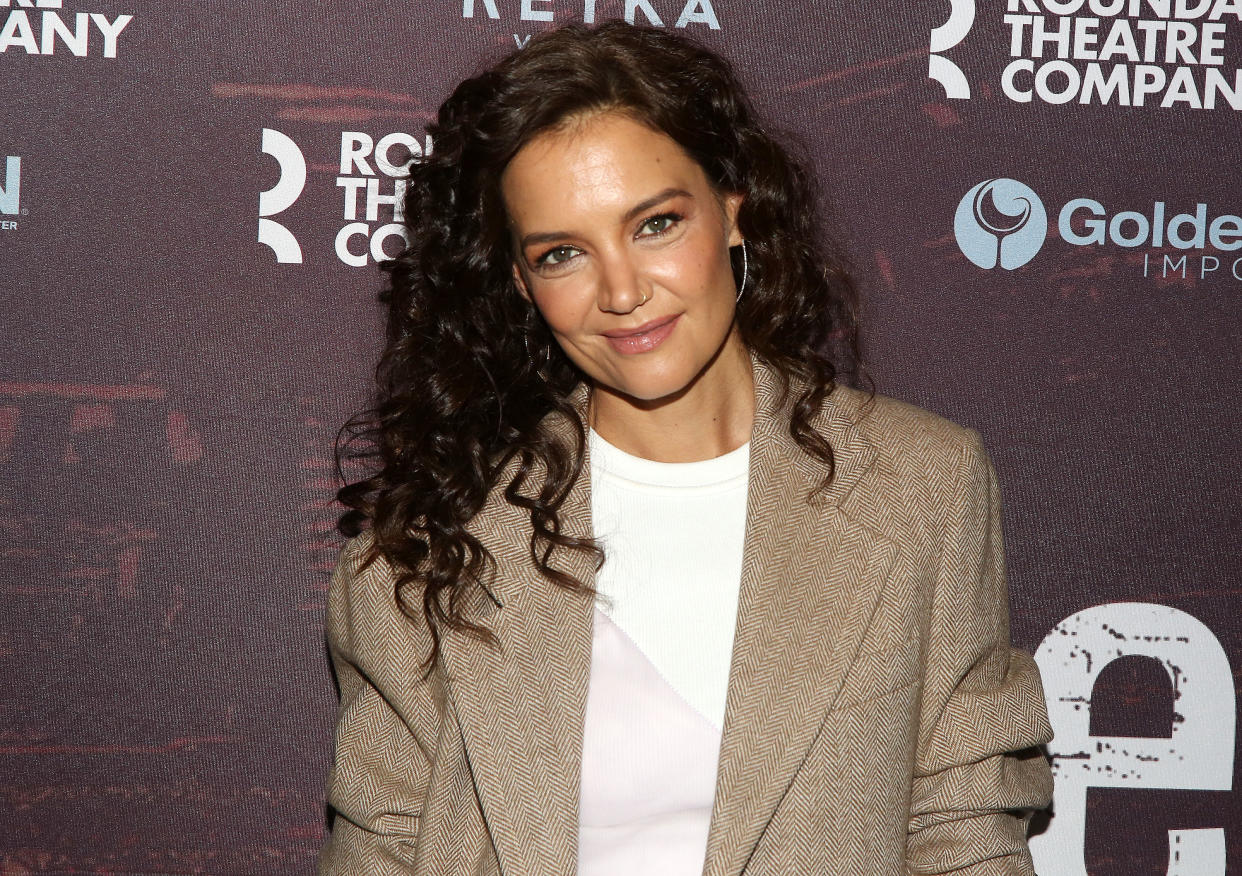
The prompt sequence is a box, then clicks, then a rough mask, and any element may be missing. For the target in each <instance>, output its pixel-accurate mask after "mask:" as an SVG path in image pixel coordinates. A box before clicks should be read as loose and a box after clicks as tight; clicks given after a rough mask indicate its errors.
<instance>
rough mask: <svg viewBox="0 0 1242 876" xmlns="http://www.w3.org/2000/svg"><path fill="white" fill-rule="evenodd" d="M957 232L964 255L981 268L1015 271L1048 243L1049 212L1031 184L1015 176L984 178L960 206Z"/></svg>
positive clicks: (957, 217)
mask: <svg viewBox="0 0 1242 876" xmlns="http://www.w3.org/2000/svg"><path fill="white" fill-rule="evenodd" d="M953 234H954V236H955V237H956V238H957V245H958V247H960V248H961V250H962V254H963V255H965V256H966V258H968V259H970V260H971V261H972V262H974V263H975V264H976V265H978V266H979V267H981V268H987V269H989V270H990V269H992V268H995V267H996V266H997V265H1000V266H1001V267H1002V268H1004V269H1005V270H1007V271H1012V270H1013V269H1014V268H1020V267H1022V266H1023V265H1025V264H1026V263H1027V262H1029V261H1030V260H1031V259H1033V258H1035V253H1037V252H1039V248H1040V247H1041V246H1043V245H1044V238H1045V237H1047V236H1048V214H1047V213H1045V212H1044V203H1043V201H1041V200H1040V199H1039V195H1037V194H1035V190H1034V189H1032V188H1031V187H1030V186H1027V185H1023V184H1022V183H1020V182H1018V181H1017V180H1015V179H1003V178H1002V179H989V180H984V181H983V182H981V183H979V185H977V186H975V187H974V188H973V189H971V190H970V191H969V192H967V193H966V196H965V197H964V198H962V200H961V202H960V203H959V204H958V205H957V213H956V214H955V215H954V216H953Z"/></svg>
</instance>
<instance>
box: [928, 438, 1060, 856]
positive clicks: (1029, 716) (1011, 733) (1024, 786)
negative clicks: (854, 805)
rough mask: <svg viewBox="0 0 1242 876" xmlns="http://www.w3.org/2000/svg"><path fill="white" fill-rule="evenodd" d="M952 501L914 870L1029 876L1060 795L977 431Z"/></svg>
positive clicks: (935, 624) (931, 662)
mask: <svg viewBox="0 0 1242 876" xmlns="http://www.w3.org/2000/svg"><path fill="white" fill-rule="evenodd" d="M967 431H968V440H967V442H966V444H965V446H964V447H963V448H962V457H961V462H960V465H961V467H960V470H959V476H958V478H957V479H956V482H955V484H954V488H953V496H952V499H951V501H950V503H949V505H948V506H947V507H946V508H945V527H944V533H945V534H944V542H943V546H942V552H941V558H940V565H939V570H938V573H937V580H936V590H935V594H934V597H933V600H932V614H931V619H930V629H929V635H928V643H927V663H926V666H927V668H926V676H925V678H924V692H923V703H922V707H921V709H922V711H921V713H920V722H921V723H920V731H919V745H918V751H917V754H916V759H915V765H914V778H913V784H912V795H911V809H910V822H909V830H908V834H907V846H906V857H907V868H908V870H909V871H910V872H911V873H912V874H937V873H953V874H955V876H1032V874H1034V872H1035V871H1034V866H1033V864H1032V861H1031V854H1030V850H1029V849H1028V847H1027V841H1026V829H1027V826H1028V823H1029V821H1030V818H1031V815H1032V814H1033V813H1034V811H1035V810H1037V809H1042V808H1044V807H1046V806H1048V805H1049V803H1050V802H1051V799H1052V772H1051V768H1050V766H1049V764H1048V761H1047V760H1046V758H1045V757H1044V756H1043V754H1042V753H1041V752H1040V751H1039V750H1038V748H1036V746H1039V745H1041V744H1043V743H1046V742H1048V741H1049V740H1050V739H1051V738H1052V728H1051V726H1050V725H1049V722H1048V712H1047V706H1046V705H1045V702H1044V695H1043V688H1042V685H1041V684H1040V679H1039V669H1038V667H1037V666H1036V664H1035V661H1034V660H1033V659H1032V658H1031V657H1030V656H1029V655H1028V654H1026V653H1024V652H1022V651H1020V650H1017V649H1015V648H1012V647H1011V646H1010V641H1009V605H1008V593H1007V591H1006V585H1005V567H1004V548H1003V544H1002V538H1001V517H1000V495H999V488H998V485H997V480H996V472H995V470H994V468H993V466H992V463H991V460H990V459H989V458H988V455H987V452H986V451H985V450H984V447H983V443H982V440H981V439H980V437H979V434H978V432H976V431H975V430H973V429H971V430H967Z"/></svg>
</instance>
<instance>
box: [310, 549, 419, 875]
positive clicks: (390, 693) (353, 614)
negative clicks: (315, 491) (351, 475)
mask: <svg viewBox="0 0 1242 876" xmlns="http://www.w3.org/2000/svg"><path fill="white" fill-rule="evenodd" d="M369 542H370V536H369V535H367V534H365V533H364V534H363V535H360V536H358V537H356V538H354V539H351V540H350V542H349V543H348V544H347V545H346V546H345V549H344V550H343V551H342V552H341V558H340V561H339V562H338V564H337V567H336V571H335V572H334V573H333V575H332V582H331V584H330V586H329V590H328V611H327V619H326V624H325V626H326V632H327V639H328V652H329V655H330V657H331V660H332V667H333V670H334V672H335V673H336V678H337V682H338V684H339V685H340V688H341V702H340V707H339V709H338V711H337V722H336V734H335V755H334V758H333V763H332V767H331V770H330V772H329V775H328V803H329V805H330V806H331V807H332V810H333V811H334V812H335V816H334V820H333V825H332V833H331V836H330V837H329V838H328V839H327V841H326V843H325V844H324V846H323V848H322V849H321V851H320V854H319V867H318V872H319V876H398V874H409V873H412V872H413V864H414V844H415V840H416V838H417V834H418V826H419V820H420V815H421V812H422V803H423V795H424V792H425V789H426V787H427V782H428V779H429V777H430V773H431V757H430V754H429V753H428V752H427V751H425V750H424V748H423V746H422V745H420V743H419V741H418V738H417V736H416V735H415V729H416V728H417V722H418V721H434V716H435V714H436V708H435V703H434V701H433V699H432V697H431V693H430V691H429V689H428V685H427V684H426V683H424V682H422V681H421V680H420V679H421V670H420V668H419V667H418V666H417V663H418V660H419V657H420V655H425V653H426V652H425V650H421V649H418V648H416V647H415V644H416V643H417V636H415V634H414V627H413V625H412V624H411V622H410V621H409V620H408V619H407V618H406V617H405V615H403V614H402V613H401V611H400V609H399V608H398V607H397V606H396V604H395V602H394V600H393V595H392V570H391V567H390V566H389V565H388V564H387V562H386V561H384V560H383V559H382V558H381V559H379V560H376V561H375V562H374V563H372V564H371V565H370V566H369V567H367V568H366V569H364V570H361V571H360V570H359V568H358V567H359V565H360V562H361V559H362V556H361V555H362V550H363V547H364V546H365V545H367V544H369ZM398 704H403V706H404V708H405V709H407V710H408V709H409V708H410V707H411V706H414V707H416V708H417V713H415V714H409V713H407V714H402V712H401V711H400V709H401V708H402V706H399V705H398ZM430 738H434V736H432V737H430Z"/></svg>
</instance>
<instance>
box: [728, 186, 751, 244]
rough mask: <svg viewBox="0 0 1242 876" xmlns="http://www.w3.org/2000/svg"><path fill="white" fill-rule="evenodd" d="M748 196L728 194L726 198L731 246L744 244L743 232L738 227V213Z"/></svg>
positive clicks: (736, 193)
mask: <svg viewBox="0 0 1242 876" xmlns="http://www.w3.org/2000/svg"><path fill="white" fill-rule="evenodd" d="M745 199H746V196H745V195H743V194H742V193H741V192H728V193H726V194H725V196H724V205H723V206H724V213H725V228H726V229H728V232H729V246H738V245H739V244H740V243H741V242H742V232H741V231H740V230H738V227H737V213H738V210H739V209H740V208H741V206H742V201H744V200H745Z"/></svg>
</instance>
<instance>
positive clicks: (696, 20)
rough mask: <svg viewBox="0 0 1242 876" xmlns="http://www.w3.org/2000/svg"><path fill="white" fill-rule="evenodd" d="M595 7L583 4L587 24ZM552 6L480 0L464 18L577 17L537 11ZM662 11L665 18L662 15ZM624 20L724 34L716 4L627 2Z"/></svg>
mask: <svg viewBox="0 0 1242 876" xmlns="http://www.w3.org/2000/svg"><path fill="white" fill-rule="evenodd" d="M595 4H596V0H582V21H584V22H585V23H587V24H592V23H594V21H595ZM551 5H552V0H522V2H521V4H518V3H517V2H516V0H478V2H477V3H476V0H462V3H461V17H462V18H474V17H475V9H476V6H477V7H478V9H479V17H480V18H482V17H484V16H486V17H487V18H491V19H495V20H498V19H500V18H501V9H502V8H504V10H505V12H506V13H508V14H506V15H505V16H504V17H506V18H513V17H514V16H513V13H516V19H517V20H518V21H519V22H522V21H542V22H552V21H555V20H556V13H558V12H559V13H568V15H570V16H573V17H576V16H577V9H576V8H573V7H570V8H569V9H568V10H561V9H557V10H553V9H540V8H537V7H541V6H551ZM514 7H520V8H514ZM661 11H662V12H663V13H664V14H663V15H661V14H660V13H661ZM622 17H623V18H625V20H626V21H628V22H629V23H630V24H634V23H635V22H637V23H638V24H649V25H651V26H653V27H668V26H669V24H671V25H672V26H673V27H689V26H690V25H692V24H697V25H703V26H705V27H707V28H709V29H710V30H720V19H719V18H718V17H717V16H716V10H715V9H714V8H713V7H712V0H625V11H624V14H623V16H622ZM529 40H530V34H525V35H523V34H516V33H515V34H514V35H513V41H514V42H515V43H517V45H518V46H519V47H524V46H525V45H526V43H527V42H528V41H529Z"/></svg>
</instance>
